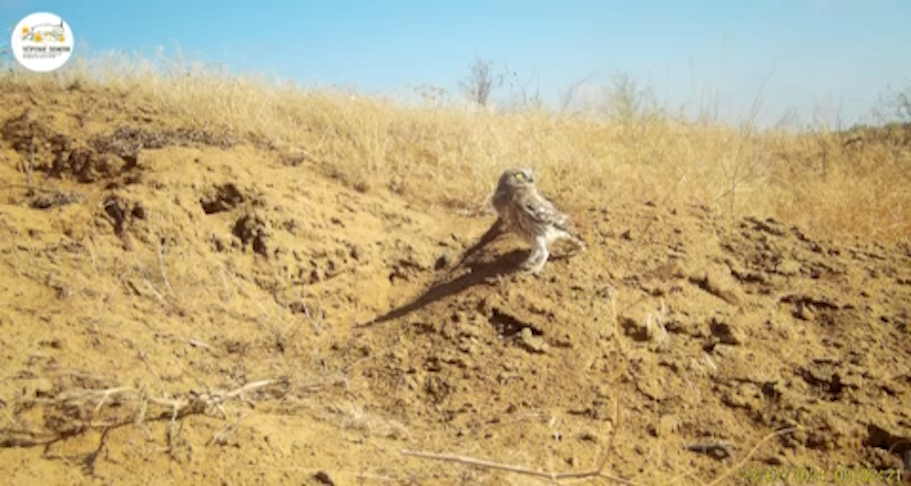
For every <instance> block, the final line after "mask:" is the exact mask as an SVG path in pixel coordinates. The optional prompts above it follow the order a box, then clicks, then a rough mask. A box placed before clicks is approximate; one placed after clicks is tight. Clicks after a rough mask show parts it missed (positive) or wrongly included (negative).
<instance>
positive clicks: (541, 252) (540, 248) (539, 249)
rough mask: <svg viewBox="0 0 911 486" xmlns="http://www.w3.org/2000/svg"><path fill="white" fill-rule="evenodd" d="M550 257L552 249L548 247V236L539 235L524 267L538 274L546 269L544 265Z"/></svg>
mask: <svg viewBox="0 0 911 486" xmlns="http://www.w3.org/2000/svg"><path fill="white" fill-rule="evenodd" d="M548 258H550V251H549V250H548V249H547V238H546V237H544V236H538V237H536V238H535V241H534V249H533V250H532V252H531V255H529V257H528V260H527V261H526V262H525V264H524V265H523V267H524V268H525V270H528V271H530V272H531V273H533V274H535V275H538V274H540V273H541V271H542V270H544V265H545V264H547V259H548Z"/></svg>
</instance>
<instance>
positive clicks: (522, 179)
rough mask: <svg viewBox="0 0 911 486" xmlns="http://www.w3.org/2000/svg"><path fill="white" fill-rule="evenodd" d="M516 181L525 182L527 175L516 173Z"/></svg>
mask: <svg viewBox="0 0 911 486" xmlns="http://www.w3.org/2000/svg"><path fill="white" fill-rule="evenodd" d="M516 180H517V181H519V182H522V181H524V180H525V174H523V173H521V172H516Z"/></svg>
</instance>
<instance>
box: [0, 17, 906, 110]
mask: <svg viewBox="0 0 911 486" xmlns="http://www.w3.org/2000/svg"><path fill="white" fill-rule="evenodd" d="M35 11H48V12H53V13H56V14H58V15H60V16H62V17H63V18H64V20H65V21H67V22H68V23H69V24H70V26H71V28H72V30H73V33H74V37H75V38H76V42H77V44H76V45H77V49H83V50H91V51H94V52H99V51H108V50H119V51H124V52H128V53H134V52H144V53H147V54H153V53H154V52H155V51H156V49H157V48H158V47H159V46H161V47H164V49H165V52H166V53H173V52H174V50H175V47H176V46H180V48H181V50H182V51H183V53H184V55H185V56H186V57H188V58H190V59H196V60H208V61H221V62H224V63H225V64H227V65H228V66H229V67H231V68H232V69H236V70H239V71H241V70H242V71H252V72H256V73H262V74H266V75H273V76H277V77H280V78H286V79H293V80H295V81H297V82H298V83H300V84H302V85H304V86H307V85H311V84H315V83H317V84H323V85H326V84H334V85H343V86H347V87H353V88H356V89H357V90H358V91H361V92H364V93H371V92H384V93H396V92H401V91H402V90H404V89H406V88H407V87H408V86H410V85H422V84H429V85H436V86H440V87H443V88H446V89H449V90H450V91H452V92H457V90H458V81H459V80H460V79H461V78H463V77H464V76H465V75H466V74H467V72H468V65H469V64H470V63H471V61H472V60H473V59H474V58H475V57H476V56H478V57H481V58H484V59H489V60H492V61H493V62H494V63H496V66H500V67H504V66H508V68H509V70H510V72H514V73H515V77H514V78H513V80H514V81H517V82H518V83H519V84H522V85H526V84H527V91H528V92H529V94H532V93H533V92H535V91H538V92H539V93H540V95H541V97H542V98H543V100H544V101H545V102H546V103H548V104H552V105H554V106H555V105H556V104H557V103H558V102H559V100H560V99H561V95H562V93H563V92H565V90H566V89H567V88H568V87H570V86H571V85H572V84H573V83H575V82H577V81H580V80H582V79H585V78H587V77H588V76H592V75H594V77H592V78H591V79H589V81H587V82H586V83H585V84H584V85H583V86H584V87H585V89H583V90H582V91H583V92H584V91H586V90H588V92H592V91H593V89H594V87H597V86H598V85H605V84H607V83H608V82H609V80H610V79H611V76H612V75H613V74H615V73H625V74H627V75H629V76H630V77H632V78H633V79H634V80H636V81H638V82H639V83H641V84H647V85H650V86H651V87H652V88H653V89H654V90H655V92H656V94H657V95H658V97H659V100H660V101H661V102H662V103H666V105H667V106H669V107H672V108H677V107H681V106H686V107H687V108H688V109H690V110H695V109H697V108H698V107H699V105H700V104H702V105H704V106H708V105H712V103H711V102H709V101H707V100H716V101H717V104H718V113H719V116H720V117H721V118H723V119H727V120H730V121H742V120H743V119H745V117H746V114H747V112H748V110H749V106H750V105H751V104H752V103H753V100H754V99H755V98H756V97H757V95H761V98H762V100H763V107H762V118H763V120H764V121H765V122H767V123H768V122H771V121H773V120H775V119H777V118H779V117H780V116H781V115H782V114H783V113H785V111H786V110H788V109H793V110H796V112H797V113H798V114H799V116H800V119H801V120H803V121H805V122H809V121H812V119H813V117H814V116H818V117H821V118H822V119H824V120H825V121H829V122H832V121H834V120H835V117H836V116H838V117H839V118H840V119H841V121H842V122H843V123H845V124H847V125H850V124H851V123H854V122H856V121H864V117H865V116H866V115H867V114H868V113H869V111H870V108H871V106H872V105H873V104H874V102H876V100H877V99H878V98H879V97H880V96H881V95H883V94H884V93H886V92H887V90H888V88H889V87H890V86H891V87H893V88H902V89H905V88H907V87H909V86H911V1H909V0H866V1H864V0H752V1H744V0H700V1H697V0H636V1H634V0H626V1H619V0H616V1H610V0H602V1H598V0H564V1H557V0H552V1H547V2H545V1H536V0H525V1H520V0H488V1H482V0H436V1H434V0H425V1H416V0H374V1H354V0H338V1H329V0H325V1H320V2H317V1H306V0H298V1H290V0H289V1H270V0H261V1H244V2H241V1H231V0H220V1H193V0H186V1H173V0H165V1H158V2H153V1H135V2H132V1H128V0H124V1H120V2H116V1H113V0H112V1H98V0H46V1H31V0H0V24H5V25H6V26H7V28H12V27H13V26H14V25H15V24H16V22H18V21H19V20H20V19H21V18H22V17H24V16H25V15H27V14H29V13H32V12H35ZM6 35H9V34H8V33H7V34H6ZM7 42H8V40H4V42H3V44H4V45H5V44H6V43H7ZM767 78H768V81H767V83H766V84H765V86H764V88H762V90H761V91H760V89H761V87H762V86H763V81H765V80H766V79H767ZM706 94H708V95H709V96H707V97H706V96H705V95H706Z"/></svg>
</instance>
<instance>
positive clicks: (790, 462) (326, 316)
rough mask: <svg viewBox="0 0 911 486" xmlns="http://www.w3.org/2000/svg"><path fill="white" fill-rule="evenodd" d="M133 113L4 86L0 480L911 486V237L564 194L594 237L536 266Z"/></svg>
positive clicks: (413, 207) (387, 191) (461, 231)
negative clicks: (876, 236) (854, 235)
mask: <svg viewBox="0 0 911 486" xmlns="http://www.w3.org/2000/svg"><path fill="white" fill-rule="evenodd" d="M129 103H130V101H127V100H123V99H120V98H118V97H116V96H113V95H110V96H107V95H105V94H104V93H99V92H84V91H81V90H78V89H76V90H72V91H61V92H60V93H58V94H55V95H53V96H41V97H36V96H34V95H33V94H31V93H29V92H27V91H22V92H18V93H4V103H3V106H2V107H0V134H2V139H0V181H3V182H2V186H0V235H2V238H0V379H2V381H0V476H2V477H4V478H7V480H8V481H7V484H22V485H25V484H168V483H171V484H265V483H270V484H279V483H282V484H314V485H317V484H339V485H342V484H528V483H529V482H537V483H541V484H546V483H547V480H545V479H543V478H537V477H535V476H530V475H527V474H522V473H517V472H509V471H503V470H498V469H495V468H490V467H482V466H477V465H468V464H461V463H456V462H447V461H443V460H439V459H432V458H422V457H416V456H412V455H406V454H403V453H402V452H403V451H419V452H424V453H432V454H444V455H457V456H462V457H463V458H473V459H477V460H485V461H492V462H496V463H500V464H503V465H509V466H511V467H518V468H524V469H527V470H530V471H539V472H540V471H546V472H555V473H583V474H582V475H583V476H585V477H583V478H582V479H581V481H586V482H589V483H592V484H614V482H613V481H612V480H611V479H609V477H614V478H623V479H625V480H628V481H630V482H632V483H634V484H668V483H671V482H673V483H674V484H709V483H712V481H716V480H717V481H718V484H773V483H774V482H775V480H778V479H781V477H784V479H786V480H787V481H791V483H792V484H797V483H806V482H807V480H808V478H809V479H815V480H816V481H817V482H816V484H830V483H834V482H836V480H837V479H839V478H841V479H845V478H851V479H855V480H857V481H861V480H863V479H865V480H867V481H868V482H866V483H862V482H855V483H853V484H897V481H893V480H897V479H898V477H899V476H902V480H903V482H904V483H905V484H911V479H909V478H911V471H909V470H908V469H907V468H909V467H911V405H909V404H911V340H909V336H911V329H909V315H911V248H909V247H908V246H907V245H905V246H897V247H890V246H883V245H879V244H875V243H869V242H865V241H863V240H860V239H858V240H855V241H827V240H823V239H820V238H817V237H816V236H814V235H812V234H807V233H805V232H804V231H802V230H801V229H800V228H796V227H792V226H791V225H789V224H788V223H787V222H782V221H774V220H770V219H764V218H763V219H760V218H746V219H742V220H737V221H725V220H723V219H722V218H720V217H719V216H718V215H716V214H714V213H712V212H711V211H709V210H707V209H705V208H700V207H695V206H681V207H668V206H664V205H662V203H661V202H659V201H645V200H641V201H640V200H615V199H611V198H610V197H608V195H580V194H574V193H572V192H571V191H569V190H568V189H564V190H562V191H559V190H558V191H557V192H555V193H552V194H550V196H552V198H553V199H554V200H556V201H557V203H558V204H559V205H560V206H561V207H563V208H564V209H565V210H566V211H567V212H569V213H570V214H571V215H572V216H573V218H574V221H575V223H576V226H577V227H578V229H579V232H580V234H581V236H582V237H583V239H585V241H586V242H587V243H588V251H586V252H584V253H581V254H577V255H566V254H565V253H566V252H565V251H562V250H561V249H560V248H558V249H557V250H556V251H555V253H556V256H555V257H554V258H553V259H552V260H551V261H550V262H549V263H548V265H547V267H546V270H545V272H544V274H543V275H542V276H540V277H537V278H536V277H532V276H528V275H524V274H521V273H516V272H515V271H514V270H515V268H516V266H517V265H518V264H519V263H521V261H522V260H523V259H524V258H525V256H526V255H527V251H528V248H527V247H526V246H525V245H524V244H523V243H522V242H520V241H519V240H518V239H516V238H514V237H509V236H505V237H500V238H498V239H496V240H494V241H493V242H491V243H490V244H488V245H486V246H485V247H483V248H481V249H480V250H479V251H476V252H474V253H472V254H471V255H470V257H469V258H467V259H465V260H464V261H462V257H463V255H464V254H465V251H466V250H467V249H468V248H470V247H471V246H472V245H473V244H474V243H475V242H477V241H478V239H479V238H480V237H481V235H483V234H484V233H485V231H486V230H487V229H488V228H489V227H490V225H491V224H492V223H493V221H494V217H493V216H492V215H491V214H489V213H484V212H482V211H479V212H477V213H476V214H462V213H459V212H457V211H452V210H450V209H447V208H445V207H433V206H429V205H421V204H419V203H415V202H413V201H409V200H407V199H405V198H403V197H402V196H400V195H398V194H397V193H396V191H395V190H394V188H385V187H372V188H369V189H366V188H365V189H364V190H363V191H357V190H355V189H352V188H349V187H348V186H347V185H345V184H342V183H340V182H339V181H338V180H336V179H333V177H332V175H331V173H328V172H327V171H326V170H324V168H323V167H321V166H320V164H319V163H318V162H316V161H312V160H308V159H307V158H306V157H302V156H295V155H294V154H293V153H286V152H283V151H282V150H279V149H277V148H275V147H272V146H269V145H268V144H262V143H255V142H252V141H250V140H245V139H243V138H242V137H232V136H229V135H228V134H227V132H224V131H219V130H218V129H216V128H213V127H205V126H201V125H193V124H188V123H186V122H184V121H181V120H177V119H168V118H166V117H162V116H158V115H156V114H154V113H151V114H149V113H144V111H143V109H142V107H141V106H131V105H129ZM554 186H557V184H554ZM552 187H553V186H552ZM776 432H779V433H778V434H776V435H770V434H775V433H776ZM764 439H766V440H765V441H764V442H761V441H763V440H764ZM757 445H758V447H757ZM754 447H755V449H754ZM742 461H745V462H742ZM737 467H739V468H737ZM599 468H600V469H599ZM599 471H600V476H598V475H596V473H598V472H599ZM725 474H727V475H726V476H724V475H725ZM838 475H840V476H838ZM837 476H838V477H837ZM801 479H803V480H801ZM576 480H577V481H579V480H580V479H576ZM785 484H789V483H785ZM843 484H847V483H844V482H843Z"/></svg>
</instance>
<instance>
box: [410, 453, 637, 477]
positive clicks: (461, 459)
mask: <svg viewBox="0 0 911 486" xmlns="http://www.w3.org/2000/svg"><path fill="white" fill-rule="evenodd" d="M402 454H403V455H406V456H414V457H421V458H425V459H435V460H438V461H448V462H458V463H460V464H470V465H473V466H481V467H486V468H488V469H499V470H501V471H509V472H514V473H518V474H524V475H526V476H536V477H539V478H545V479H550V480H551V481H559V480H561V479H582V478H591V477H596V476H597V477H602V478H605V479H610V480H612V481H616V482H618V483H620V484H636V483H633V482H631V481H628V480H626V479H623V478H618V477H616V476H611V475H609V474H605V473H604V472H602V470H601V469H602V467H603V466H604V464H605V463H606V461H605V462H602V464H600V466H601V467H599V468H598V469H592V470H591V471H582V472H550V471H539V470H535V469H529V468H524V467H521V466H513V465H510V464H502V463H499V462H492V461H485V460H483V459H475V458H473V457H467V456H456V455H452V454H434V453H431V452H423V451H412V450H408V449H405V450H403V451H402Z"/></svg>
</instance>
